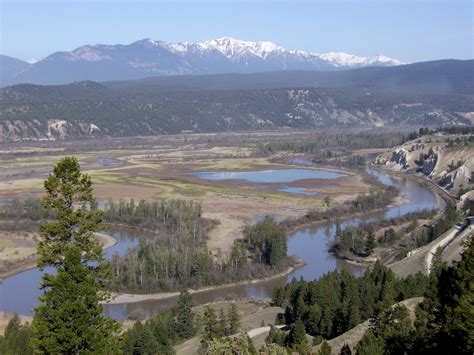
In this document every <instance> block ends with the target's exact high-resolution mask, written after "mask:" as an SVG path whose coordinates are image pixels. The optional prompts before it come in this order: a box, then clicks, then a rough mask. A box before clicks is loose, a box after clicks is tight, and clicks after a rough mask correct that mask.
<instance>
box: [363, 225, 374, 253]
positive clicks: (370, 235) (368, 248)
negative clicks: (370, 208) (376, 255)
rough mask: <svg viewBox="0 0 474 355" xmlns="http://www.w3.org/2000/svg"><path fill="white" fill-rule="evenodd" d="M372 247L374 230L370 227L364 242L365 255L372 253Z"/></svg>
mask: <svg viewBox="0 0 474 355" xmlns="http://www.w3.org/2000/svg"><path fill="white" fill-rule="evenodd" d="M374 247H375V234H374V231H373V230H372V229H371V230H369V232H368V233H367V242H366V244H365V250H366V253H367V255H370V254H372V252H373V251H374Z"/></svg>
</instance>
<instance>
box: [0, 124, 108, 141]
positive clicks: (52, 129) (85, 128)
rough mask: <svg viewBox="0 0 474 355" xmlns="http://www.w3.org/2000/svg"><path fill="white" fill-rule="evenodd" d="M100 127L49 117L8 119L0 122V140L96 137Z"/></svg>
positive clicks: (99, 132)
mask: <svg viewBox="0 0 474 355" xmlns="http://www.w3.org/2000/svg"><path fill="white" fill-rule="evenodd" d="M101 133H102V131H101V129H100V128H99V127H98V126H97V125H95V124H92V123H87V122H80V121H66V120H56V119H50V120H47V121H46V122H44V121H43V122H42V121H39V120H29V121H25V120H8V121H4V122H0V142H1V141H19V140H57V139H68V138H87V137H91V138H92V137H97V136H100V135H101Z"/></svg>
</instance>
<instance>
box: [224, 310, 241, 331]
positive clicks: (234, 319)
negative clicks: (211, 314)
mask: <svg viewBox="0 0 474 355" xmlns="http://www.w3.org/2000/svg"><path fill="white" fill-rule="evenodd" d="M227 322H228V324H229V331H228V333H229V334H228V335H232V334H236V333H237V332H238V331H239V328H240V316H239V312H238V311H237V306H236V304H235V303H231V304H230V307H229V310H228V312H227Z"/></svg>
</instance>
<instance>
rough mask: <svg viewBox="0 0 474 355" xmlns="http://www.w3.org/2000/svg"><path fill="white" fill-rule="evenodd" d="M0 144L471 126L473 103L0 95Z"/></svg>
mask: <svg viewBox="0 0 474 355" xmlns="http://www.w3.org/2000/svg"><path fill="white" fill-rule="evenodd" d="M0 96H1V109H0V140H3V141H6V140H18V139H64V138H78V137H93V136H133V135H154V134H171V133H181V132H183V131H192V132H217V131H237V130H260V129H278V128H293V129H308V128H331V127H346V128H351V127H352V128H363V127H366V128H370V127H404V126H413V125H415V126H416V125H424V126H425V125H444V124H470V123H471V120H470V116H469V114H468V113H469V112H474V97H473V96H466V95H457V96H439V95H419V96H416V95H401V94H397V95H395V94H388V93H384V92H380V91H378V90H369V89H367V90H359V89H315V88H312V89H268V90H267V89H262V90H221V91H186V92H180V91H173V92H163V91H156V92H154V91H150V90H145V91H143V92H140V91H136V90H125V91H124V90H114V89H109V88H107V87H104V86H102V85H100V84H96V83H91V82H87V83H75V84H71V85H68V86H66V87H54V86H53V87H40V86H35V85H19V86H15V87H9V88H5V89H3V90H2V91H0Z"/></svg>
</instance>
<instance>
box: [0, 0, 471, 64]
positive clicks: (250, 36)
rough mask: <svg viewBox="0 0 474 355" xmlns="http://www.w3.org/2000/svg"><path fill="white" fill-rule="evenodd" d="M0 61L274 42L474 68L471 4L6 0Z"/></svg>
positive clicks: (426, 0)
mask: <svg viewBox="0 0 474 355" xmlns="http://www.w3.org/2000/svg"><path fill="white" fill-rule="evenodd" d="M0 3H1V8H0V10H1V11H0V12H1V37H0V53H2V54H6V55H10V56H13V57H17V58H20V59H23V60H28V59H30V58H36V59H38V60H39V59H42V58H44V57H45V56H47V55H48V54H51V53H53V52H55V51H69V50H72V49H74V48H76V47H79V46H81V45H84V44H95V43H105V44H116V43H121V44H128V43H131V42H134V41H136V40H138V39H143V38H153V39H157V40H164V41H172V42H179V41H186V40H187V41H204V40H207V39H213V38H218V37H222V36H232V37H235V38H239V39H245V40H269V41H272V42H275V43H277V44H279V45H281V46H283V47H287V48H291V49H301V50H307V51H315V52H328V51H344V52H348V53H352V54H358V55H374V54H380V53H381V54H385V55H387V56H389V57H393V58H396V59H399V60H402V61H407V62H413V61H422V60H431V59H441V58H458V59H469V58H473V42H474V41H473V1H472V0H398V1H391V0H372V1H367V0H346V1H339V0H332V1H315V0H313V1H298V0H293V1H270V0H254V1H230V0H220V1H189V0H188V1H180V0H175V1H156V0H155V1H151V0H137V1H113V0H101V1H90V0H81V1H79V0H50V1H42V0H0Z"/></svg>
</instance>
